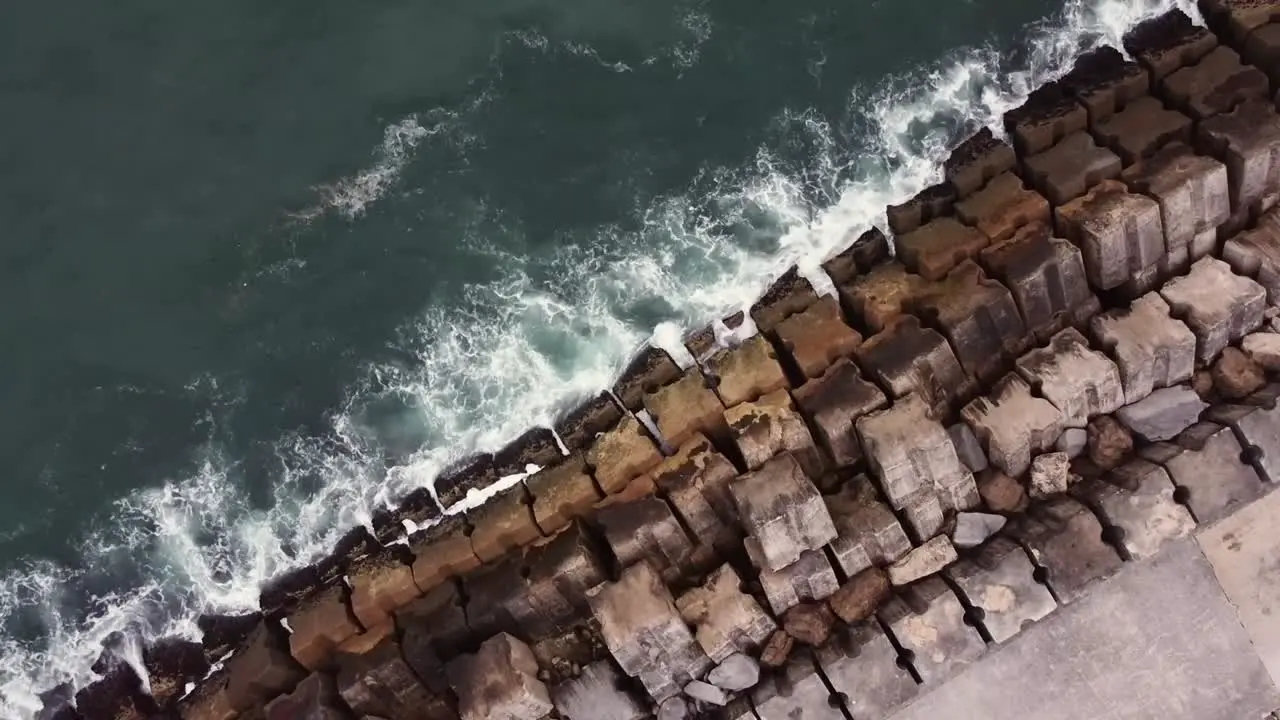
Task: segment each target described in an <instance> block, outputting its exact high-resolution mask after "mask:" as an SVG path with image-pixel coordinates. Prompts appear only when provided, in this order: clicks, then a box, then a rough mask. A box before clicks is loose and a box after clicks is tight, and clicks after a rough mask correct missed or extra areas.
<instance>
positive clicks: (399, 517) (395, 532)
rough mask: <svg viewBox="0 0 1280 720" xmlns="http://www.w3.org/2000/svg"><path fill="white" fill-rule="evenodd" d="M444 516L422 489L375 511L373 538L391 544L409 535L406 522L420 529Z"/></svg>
mask: <svg viewBox="0 0 1280 720" xmlns="http://www.w3.org/2000/svg"><path fill="white" fill-rule="evenodd" d="M443 514H444V511H443V510H441V509H440V505H439V504H438V503H437V502H436V499H435V498H434V497H432V495H431V489H430V488H425V487H420V488H417V489H415V490H413V491H411V492H410V493H409V494H408V495H405V496H404V497H403V498H400V501H399V502H398V503H397V505H396V507H393V508H392V507H382V508H378V509H377V510H374V512H373V517H372V518H371V519H370V525H371V526H372V527H373V536H374V537H375V538H377V541H378V542H380V543H382V544H390V543H393V542H396V541H397V540H399V539H400V538H402V537H404V536H405V535H406V534H407V530H406V527H407V526H406V525H405V521H408V522H410V523H412V524H413V526H414V527H419V528H420V527H422V526H424V525H428V524H430V523H431V522H433V521H435V520H438V519H439V518H440V516H441V515H443ZM261 607H262V609H263V611H264V612H267V613H268V614H272V613H271V612H270V611H269V610H268V609H267V608H268V606H266V605H263V606H261Z"/></svg>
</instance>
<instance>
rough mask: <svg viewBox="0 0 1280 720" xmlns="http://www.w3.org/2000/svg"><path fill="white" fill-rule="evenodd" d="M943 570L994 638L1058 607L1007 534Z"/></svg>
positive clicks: (998, 639) (1014, 631) (1009, 634)
mask: <svg viewBox="0 0 1280 720" xmlns="http://www.w3.org/2000/svg"><path fill="white" fill-rule="evenodd" d="M944 572H945V573H946V575H947V577H949V578H951V581H952V582H953V583H955V586H956V589H957V590H958V591H959V593H960V595H961V597H963V598H964V599H965V601H966V602H967V603H968V604H969V605H970V606H971V607H973V608H976V609H980V610H981V611H982V612H981V613H980V614H979V616H978V617H979V622H980V623H981V624H982V627H983V628H984V629H985V630H986V631H987V635H988V636H990V637H991V640H992V641H993V642H997V643H1002V642H1005V641H1007V640H1009V639H1010V638H1012V637H1013V636H1014V635H1017V634H1018V633H1019V632H1021V631H1022V628H1023V627H1024V626H1026V625H1027V624H1029V623H1033V622H1035V621H1037V620H1040V619H1041V618H1043V617H1045V616H1046V615H1048V614H1049V613H1051V612H1053V611H1054V610H1055V609H1057V607H1058V603H1057V602H1055V601H1054V599H1053V595H1052V594H1050V592H1049V590H1048V588H1046V587H1045V586H1044V585H1041V584H1040V583H1038V582H1036V580H1035V577H1034V574H1035V566H1034V565H1032V564H1031V559H1030V558H1028V557H1027V554H1026V552H1025V551H1023V549H1022V548H1021V547H1020V546H1019V545H1018V544H1017V543H1016V542H1014V541H1013V540H1010V539H1009V538H1006V537H997V538H995V539H994V540H992V541H991V542H989V543H987V544H986V545H983V546H982V548H981V549H980V550H978V552H977V553H976V554H975V555H974V556H973V557H972V558H968V559H965V560H961V561H960V562H958V563H956V564H955V565H952V566H951V567H949V568H947V569H946V570H945V571H944Z"/></svg>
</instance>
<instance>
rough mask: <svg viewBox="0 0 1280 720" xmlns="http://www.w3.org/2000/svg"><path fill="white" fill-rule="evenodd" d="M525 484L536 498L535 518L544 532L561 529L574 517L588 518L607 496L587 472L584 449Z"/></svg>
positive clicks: (545, 533)
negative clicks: (593, 508)
mask: <svg viewBox="0 0 1280 720" xmlns="http://www.w3.org/2000/svg"><path fill="white" fill-rule="evenodd" d="M524 486H525V488H526V489H527V490H528V491H529V497H530V498H531V499H532V501H533V520H534V522H535V523H537V525H538V529H539V530H541V531H542V534H544V535H551V534H553V533H556V532H559V531H560V530H562V529H564V528H566V527H568V526H569V523H571V522H573V520H574V518H580V517H584V516H585V515H586V514H587V513H589V512H590V511H591V508H592V507H593V506H594V505H595V504H596V503H597V502H599V501H600V499H601V498H602V497H603V496H602V495H601V494H600V491H599V490H598V489H597V488H596V484H595V482H593V481H592V479H591V476H590V475H588V474H587V464H586V458H584V457H583V456H582V453H581V452H578V453H574V454H573V455H570V456H569V457H567V458H565V459H564V460H563V461H562V462H560V463H559V464H557V465H555V466H553V467H549V468H544V469H543V470H541V471H539V472H537V473H534V474H533V475H530V476H529V477H527V478H525V481H524Z"/></svg>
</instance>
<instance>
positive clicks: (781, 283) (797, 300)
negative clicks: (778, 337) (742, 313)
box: [751, 265, 818, 333]
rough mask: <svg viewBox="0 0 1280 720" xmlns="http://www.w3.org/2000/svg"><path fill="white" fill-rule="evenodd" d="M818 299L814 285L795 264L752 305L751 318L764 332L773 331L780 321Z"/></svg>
mask: <svg viewBox="0 0 1280 720" xmlns="http://www.w3.org/2000/svg"><path fill="white" fill-rule="evenodd" d="M817 300H818V294H817V293H816V292H814V290H813V285H811V284H809V281H808V280H806V279H805V278H804V276H803V275H801V274H800V270H799V269H798V268H796V267H795V266H794V265H793V266H792V267H791V268H790V269H789V270H787V271H786V272H785V273H783V274H782V276H781V277H779V278H778V279H777V280H775V281H774V282H773V284H772V285H770V286H769V289H768V290H766V291H765V293H764V295H762V296H761V297H760V299H759V300H757V301H756V302H755V304H754V305H752V306H751V319H752V320H755V322H756V327H757V328H759V329H760V332H762V333H768V332H773V329H774V328H776V327H777V326H778V323H780V322H782V321H783V320H786V319H787V318H788V317H791V316H792V315H794V314H796V313H798V312H800V311H801V310H804V309H805V308H807V307H809V306H810V305H812V304H813V303H814V302H816V301H817Z"/></svg>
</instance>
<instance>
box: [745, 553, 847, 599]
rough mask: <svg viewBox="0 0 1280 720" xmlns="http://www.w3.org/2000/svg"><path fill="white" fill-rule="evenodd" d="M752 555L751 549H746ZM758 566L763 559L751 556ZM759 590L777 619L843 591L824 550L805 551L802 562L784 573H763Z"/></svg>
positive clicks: (793, 564)
mask: <svg viewBox="0 0 1280 720" xmlns="http://www.w3.org/2000/svg"><path fill="white" fill-rule="evenodd" d="M747 550H748V552H749V553H751V551H752V547H751V546H749V547H748V548H747ZM752 559H753V561H754V562H755V563H756V564H757V566H759V565H760V564H761V563H760V559H759V557H758V556H757V555H755V554H752ZM760 588H761V589H762V590H763V591H764V597H765V600H766V601H768V603H769V609H771V610H773V614H774V615H775V616H781V615H782V614H783V613H785V612H786V611H787V610H790V609H791V608H793V607H795V606H796V605H799V604H800V603H802V602H806V601H810V600H812V601H817V600H825V599H826V598H828V597H831V595H833V594H834V593H835V591H836V590H839V589H840V582H839V581H838V580H837V579H836V573H835V570H833V569H832V567H831V562H830V561H829V560H828V559H827V556H826V554H825V553H823V552H822V550H820V549H819V550H806V551H804V552H803V553H801V554H800V559H799V560H796V561H795V562H793V563H791V564H790V565H788V566H786V567H784V568H782V569H781V570H777V571H773V570H761V571H760Z"/></svg>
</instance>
